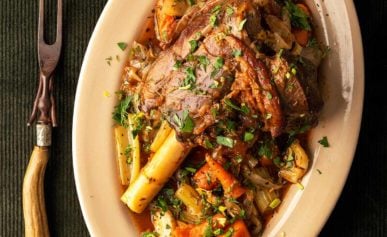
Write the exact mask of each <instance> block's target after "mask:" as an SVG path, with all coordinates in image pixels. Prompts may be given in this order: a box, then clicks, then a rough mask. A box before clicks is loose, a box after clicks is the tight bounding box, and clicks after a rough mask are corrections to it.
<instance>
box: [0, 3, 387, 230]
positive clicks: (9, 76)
mask: <svg viewBox="0 0 387 237" xmlns="http://www.w3.org/2000/svg"><path fill="white" fill-rule="evenodd" d="M331 1H335V0H331ZM47 2H50V3H48V4H47V5H48V7H49V8H50V9H54V6H53V3H52V2H54V1H47ZM64 2H65V3H64V28H63V47H62V57H61V61H60V63H59V65H58V67H57V73H56V78H55V81H56V88H58V89H57V91H56V98H57V103H58V105H59V106H58V111H57V112H58V118H59V124H60V127H59V128H58V129H57V131H56V132H55V133H54V135H53V136H54V137H53V140H54V142H55V143H54V145H53V153H54V154H55V156H53V157H52V158H51V159H50V161H49V164H48V167H47V171H46V187H45V189H46V202H47V211H48V219H49V225H50V232H51V235H52V236H88V232H87V229H86V226H85V224H84V221H83V219H82V214H81V211H80V208H79V203H78V199H77V196H76V191H75V184H74V178H73V170H72V156H71V126H72V113H73V103H74V95H75V89H76V85H77V80H78V75H79V71H80V67H81V62H82V58H83V55H84V52H85V50H86V46H87V42H88V40H89V38H90V36H91V33H92V30H93V28H94V26H95V23H96V21H97V19H98V16H99V14H100V13H101V11H102V9H103V6H104V4H105V2H106V1H105V0H82V1H79V0H65V1H64ZM355 4H356V8H357V11H358V15H359V20H360V25H361V29H362V35H363V44H364V56H365V69H366V70H365V71H366V74H365V75H366V83H365V102H364V113H363V121H362V127H361V133H360V139H359V145H358V148H357V151H356V156H355V159H354V162H353V165H352V169H351V172H350V174H349V177H348V181H347V183H346V185H345V187H344V190H343V193H342V195H341V197H340V199H339V201H338V203H337V206H336V208H335V210H334V211H333V213H332V215H331V217H330V218H329V220H328V222H327V224H326V226H325V227H324V229H323V230H322V232H321V236H361V237H363V236H387V216H386V215H387V204H386V202H387V161H386V159H387V105H386V103H385V102H386V101H387V100H386V96H387V94H386V92H385V86H384V85H387V83H386V82H385V81H386V80H387V76H386V75H387V60H386V56H385V55H386V53H387V48H386V40H387V34H386V33H387V30H386V29H387V1H386V0H369V1H364V0H355ZM0 14H1V15H0V60H1V62H0V86H1V91H0V109H1V113H0V132H1V133H0V134H1V136H0V154H1V156H0V168H1V171H0V177H1V180H0V181H1V182H0V185H1V188H0V224H1V226H0V237H8V236H23V235H24V234H23V233H24V226H23V218H22V205H21V187H22V181H23V175H24V171H25V168H26V166H27V163H28V160H29V156H30V152H31V149H32V147H33V143H34V140H35V135H34V132H33V131H34V130H33V129H28V128H27V127H26V126H25V123H26V120H27V118H28V116H29V113H30V110H31V102H32V100H33V97H34V93H35V90H36V87H37V74H38V68H37V60H36V59H37V55H36V28H37V17H38V1H37V0H35V1H30V0H29V1H22V0H14V1H11V0H1V1H0ZM54 15H55V12H54V11H52V12H49V13H48V16H47V18H48V19H49V20H51V19H54V17H53V16H54ZM50 23H51V24H49V27H48V30H47V31H48V33H47V34H48V37H47V38H48V39H51V40H52V39H53V34H52V31H50V29H53V27H54V24H53V21H50ZM117 30H119V29H117ZM316 205H318V203H316ZM107 224H110V223H107Z"/></svg>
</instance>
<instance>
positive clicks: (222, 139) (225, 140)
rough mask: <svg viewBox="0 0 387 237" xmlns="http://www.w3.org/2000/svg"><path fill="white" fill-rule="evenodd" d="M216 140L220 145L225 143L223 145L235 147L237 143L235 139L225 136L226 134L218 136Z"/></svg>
mask: <svg viewBox="0 0 387 237" xmlns="http://www.w3.org/2000/svg"><path fill="white" fill-rule="evenodd" d="M216 142H217V143H218V144H219V145H223V146H226V147H229V148H233V147H234V144H235V141H234V140H233V139H231V138H229V137H224V136H217V137H216Z"/></svg>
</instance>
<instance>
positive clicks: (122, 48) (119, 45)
mask: <svg viewBox="0 0 387 237" xmlns="http://www.w3.org/2000/svg"><path fill="white" fill-rule="evenodd" d="M117 45H118V47H119V48H120V49H121V50H122V51H124V50H125V49H126V48H127V47H128V44H127V43H125V42H118V43H117Z"/></svg>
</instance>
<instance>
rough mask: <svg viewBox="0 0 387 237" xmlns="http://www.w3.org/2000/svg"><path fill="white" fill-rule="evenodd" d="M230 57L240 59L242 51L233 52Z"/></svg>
mask: <svg viewBox="0 0 387 237" xmlns="http://www.w3.org/2000/svg"><path fill="white" fill-rule="evenodd" d="M232 56H234V57H241V56H243V52H242V50H234V51H233V52H232Z"/></svg>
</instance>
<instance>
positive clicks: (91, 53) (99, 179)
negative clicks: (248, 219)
mask: <svg viewBox="0 0 387 237" xmlns="http://www.w3.org/2000/svg"><path fill="white" fill-rule="evenodd" d="M307 2H308V4H309V7H310V8H311V9H312V11H313V14H314V18H315V20H316V21H317V25H318V27H317V33H318V38H319V40H321V41H323V42H325V43H326V44H327V45H329V46H330V48H331V52H330V54H329V56H328V58H327V59H326V60H325V62H324V64H323V65H322V68H321V77H322V78H323V80H325V82H326V84H325V86H324V95H325V106H324V109H323V112H322V115H321V118H320V123H319V126H318V127H317V128H316V129H314V130H313V131H312V134H311V139H310V144H309V150H310V151H311V152H310V153H311V156H312V159H313V162H312V165H311V168H310V170H309V172H308V173H307V175H306V176H305V177H304V179H303V181H302V184H303V186H304V190H300V189H299V188H297V186H295V185H294V187H292V188H291V189H290V191H289V192H288V194H287V196H286V198H285V200H284V201H283V203H282V206H281V207H280V209H279V212H278V213H277V214H276V215H275V217H274V218H273V219H272V220H271V221H270V223H269V224H268V226H267V227H266V230H265V232H264V236H284V235H285V236H297V237H302V236H316V235H317V234H318V233H319V231H320V230H321V228H322V227H323V225H324V224H325V222H326V220H327V218H328V217H329V215H330V213H331V211H332V209H333V208H334V206H335V204H336V201H337V199H338V197H339V195H340V193H341V190H342V188H343V185H344V183H345V180H346V178H347V175H348V172H349V169H350V167H351V163H352V159H353V156H354V152H355V149H356V144H357V138H358V134H359V127H360V122H361V113H362V104H363V89H364V75H363V74H364V72H363V54H362V45H361V36H360V30H359V26H358V20H357V16H356V12H355V8H354V5H353V2H352V1H351V0H341V1H333V0H325V1H324V0H315V1H307ZM152 6H153V1H135V0H110V1H108V3H107V5H106V7H105V9H104V11H103V13H102V15H101V17H100V19H99V21H98V24H97V26H96V28H95V30H94V33H93V35H92V37H91V40H90V43H89V46H88V49H87V52H86V55H85V58H84V62H83V66H82V70H81V74H80V78H79V83H78V89H77V94H76V100H75V110H74V121H73V162H74V174H75V181H76V186H77V192H78V197H79V201H80V204H81V208H82V212H83V215H84V219H85V221H86V224H87V227H88V229H89V231H90V234H91V235H92V236H116V237H120V236H137V235H138V233H137V232H136V230H135V229H134V227H133V225H132V224H131V221H130V217H129V215H128V209H127V207H126V206H125V205H123V204H122V203H121V202H120V200H119V198H120V194H121V190H120V185H119V180H118V173H117V168H116V163H115V150H114V138H113V132H112V126H113V121H112V119H111V114H112V110H113V108H114V105H115V103H116V102H117V101H116V98H115V96H114V92H115V91H116V90H117V89H118V88H119V83H120V76H121V73H122V69H123V66H124V61H125V60H124V59H125V58H126V55H127V52H128V50H126V51H124V52H123V51H121V50H120V49H119V47H117V42H128V43H129V44H130V43H131V42H132V41H133V40H134V38H135V37H136V35H137V34H138V32H139V31H140V30H141V29H142V26H143V23H144V19H145V18H146V17H147V16H148V15H149V14H150V12H151V9H152ZM117 55H118V57H119V59H120V60H117V59H116V57H117ZM109 57H112V60H111V63H110V64H111V65H110V66H109V65H108V63H107V60H106V58H109ZM323 136H327V137H328V139H329V142H330V144H331V147H329V148H322V147H321V146H320V145H319V144H318V142H317V141H318V140H319V139H321V137H323ZM317 170H320V171H321V172H322V174H320V173H319V172H318V171H317Z"/></svg>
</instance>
